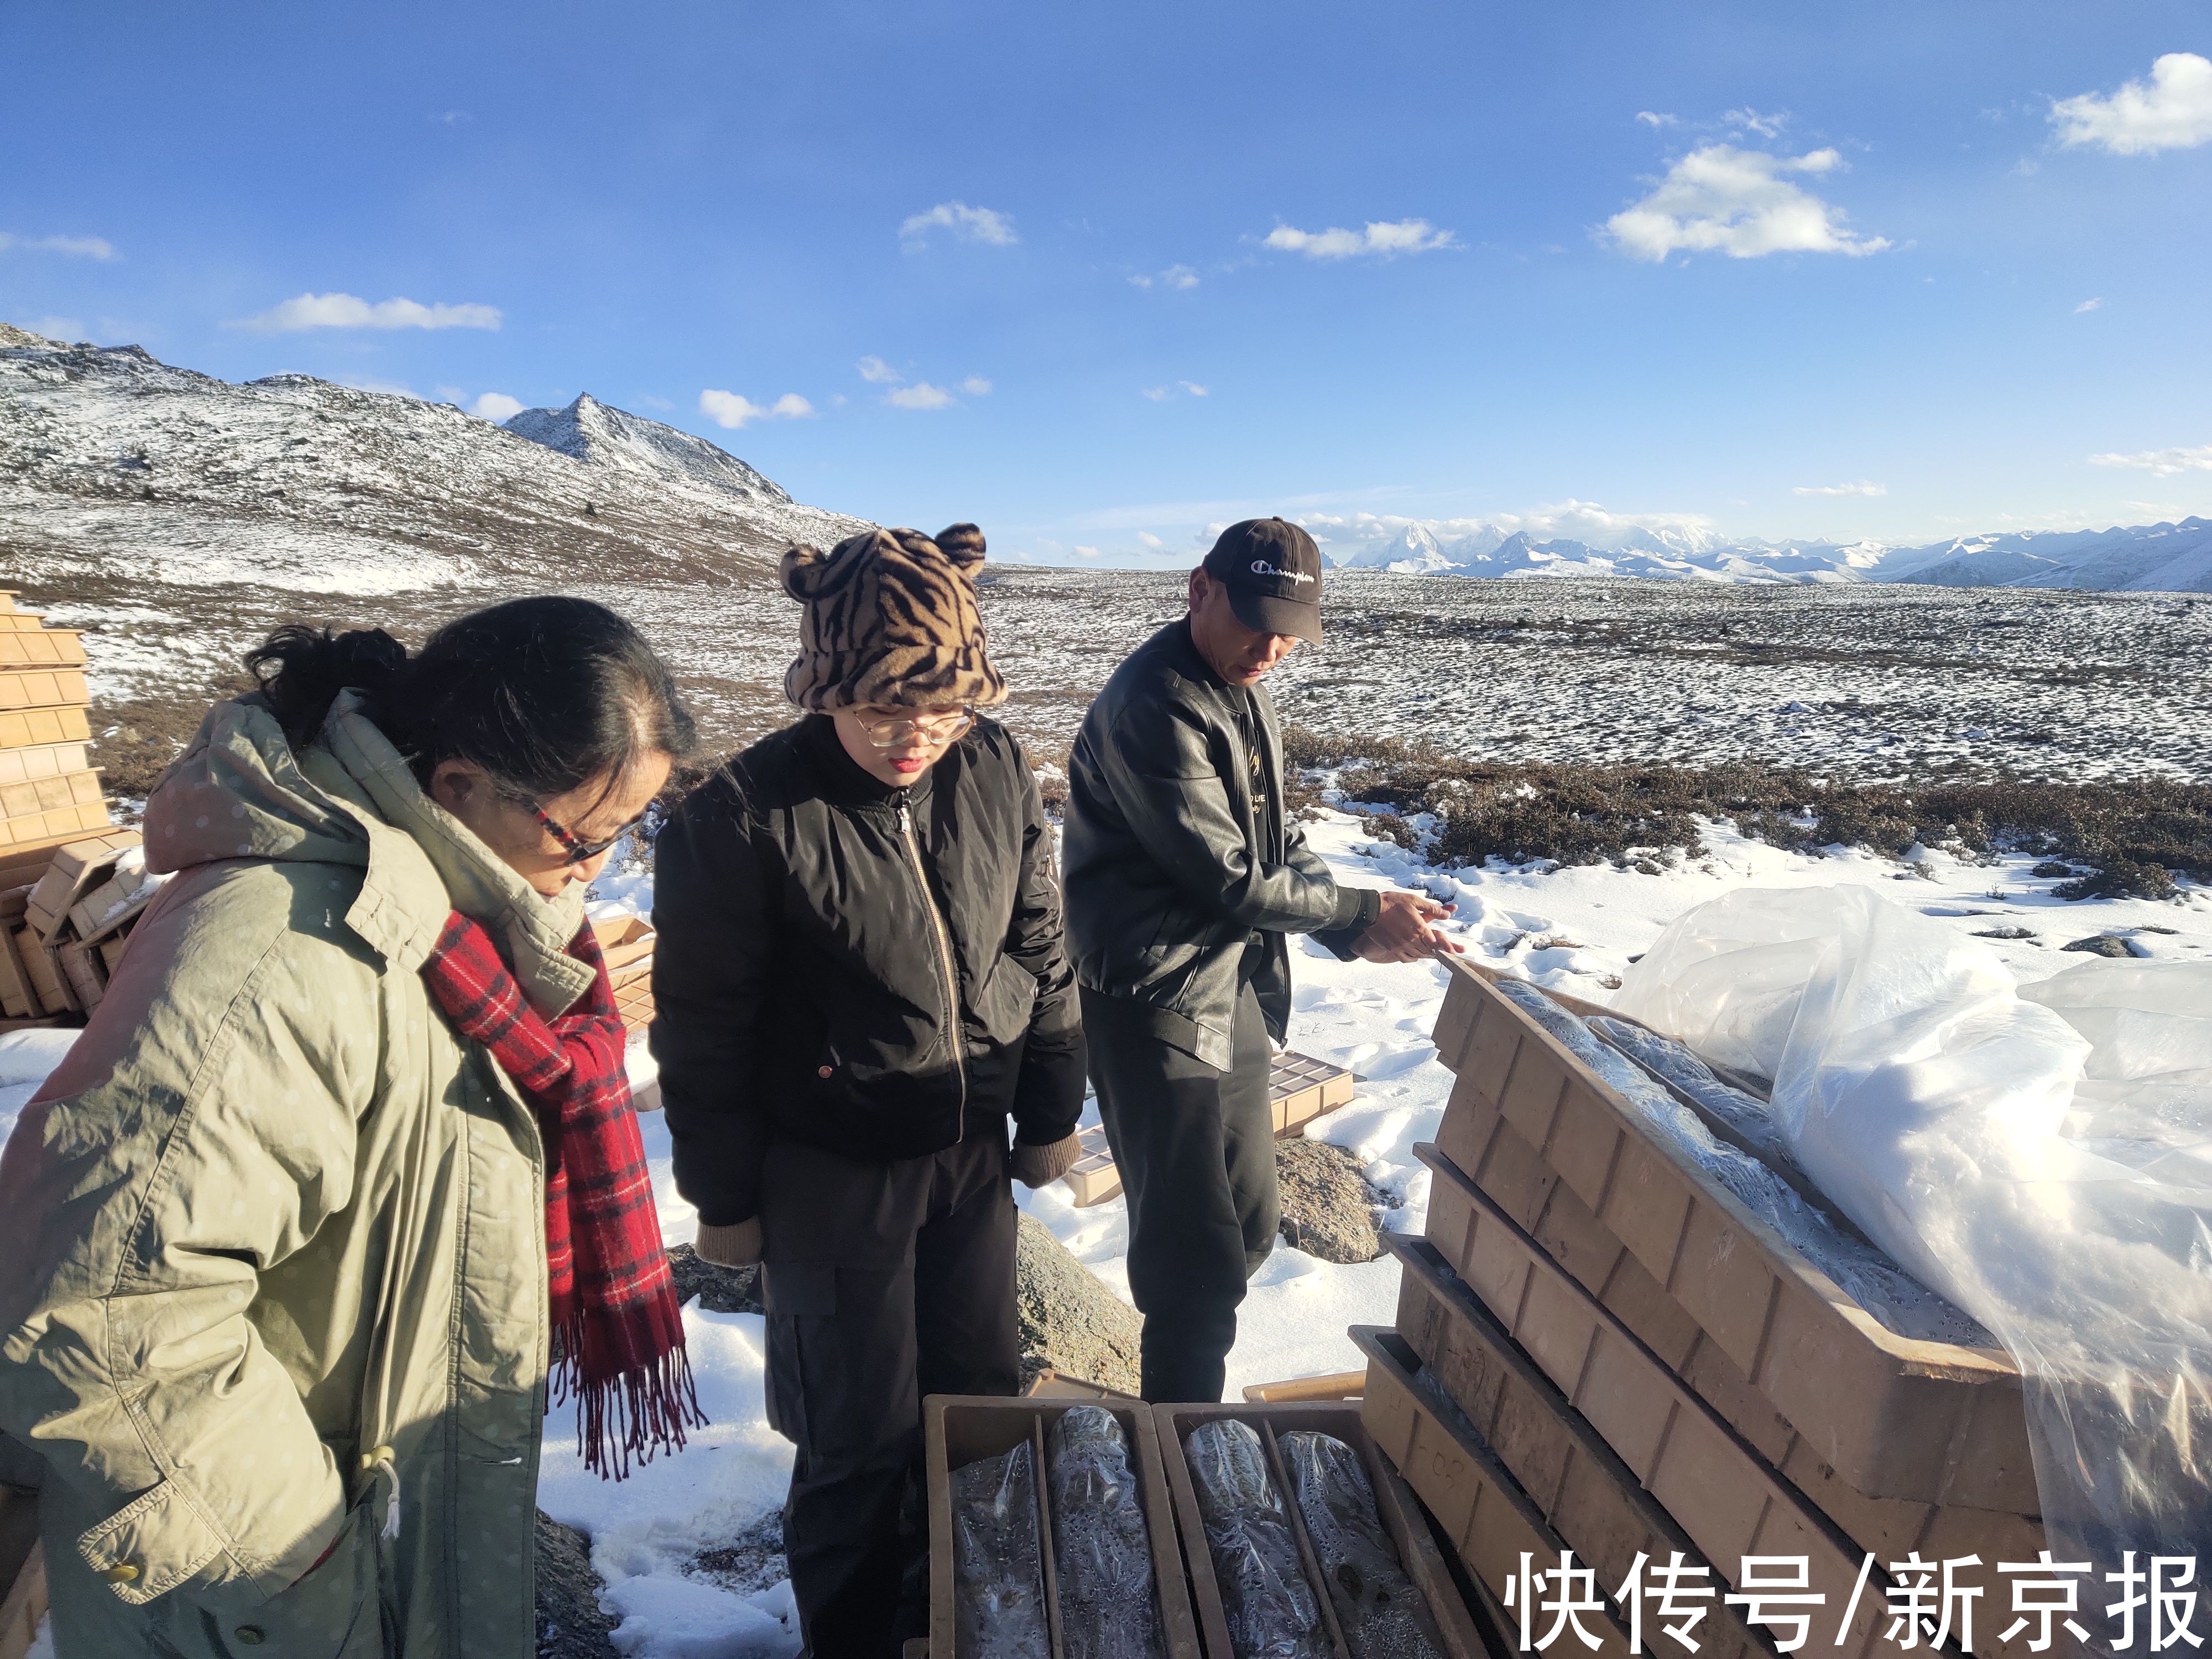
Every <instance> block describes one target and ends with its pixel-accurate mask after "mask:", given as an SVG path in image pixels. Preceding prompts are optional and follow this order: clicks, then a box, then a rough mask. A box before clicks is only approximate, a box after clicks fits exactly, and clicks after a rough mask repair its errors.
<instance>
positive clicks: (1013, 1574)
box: [952, 1440, 1052, 1659]
mask: <svg viewBox="0 0 2212 1659" xmlns="http://www.w3.org/2000/svg"><path fill="white" fill-rule="evenodd" d="M952 1574H953V1581H954V1584H953V1641H954V1644H955V1646H956V1648H957V1652H958V1659H1051V1655H1052V1636H1051V1632H1049V1631H1048V1628H1047V1627H1046V1622H1045V1609H1044V1554H1043V1551H1042V1547H1040V1544H1039V1541H1038V1538H1037V1498H1036V1455H1035V1454H1034V1452H1033V1451H1032V1450H1031V1448H1030V1443H1029V1442H1028V1441H1026V1440H1024V1441H1023V1442H1022V1443H1021V1444H1019V1445H1018V1446H1016V1447H1015V1448H1014V1449H1012V1451H1010V1452H1007V1453H1006V1455H1003V1456H1000V1457H986V1458H982V1459H981V1460H979V1461H978V1462H973V1463H969V1464H968V1465H966V1466H965V1467H964V1468H957V1469H955V1470H953V1472H952Z"/></svg>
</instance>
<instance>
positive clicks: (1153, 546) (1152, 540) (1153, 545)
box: [1137, 530, 1167, 553]
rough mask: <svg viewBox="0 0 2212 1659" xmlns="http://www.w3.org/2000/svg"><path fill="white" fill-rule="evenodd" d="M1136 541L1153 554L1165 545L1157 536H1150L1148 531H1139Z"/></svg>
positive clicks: (1150, 533)
mask: <svg viewBox="0 0 2212 1659" xmlns="http://www.w3.org/2000/svg"><path fill="white" fill-rule="evenodd" d="M1137 539H1138V540H1139V541H1140V542H1142V543H1143V544H1145V546H1146V549H1148V550H1151V551H1152V552H1155V553H1157V552H1158V551H1159V550H1160V549H1162V548H1164V547H1165V546H1166V545H1167V544H1166V543H1165V542H1164V541H1162V540H1161V539H1160V538H1158V536H1155V535H1154V534H1152V532H1151V531H1149V530H1139V532H1137Z"/></svg>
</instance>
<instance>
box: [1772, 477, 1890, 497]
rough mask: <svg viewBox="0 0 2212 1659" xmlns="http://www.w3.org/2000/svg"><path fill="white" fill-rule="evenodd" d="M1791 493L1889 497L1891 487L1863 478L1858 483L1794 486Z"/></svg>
mask: <svg viewBox="0 0 2212 1659" xmlns="http://www.w3.org/2000/svg"><path fill="white" fill-rule="evenodd" d="M1790 494H1791V495H1888V494H1889V486H1888V485H1887V484H1878V483H1869V481H1867V480H1866V479H1864V478H1862V479H1860V480H1859V481H1858V482H1857V483H1836V484H1792V485H1790Z"/></svg>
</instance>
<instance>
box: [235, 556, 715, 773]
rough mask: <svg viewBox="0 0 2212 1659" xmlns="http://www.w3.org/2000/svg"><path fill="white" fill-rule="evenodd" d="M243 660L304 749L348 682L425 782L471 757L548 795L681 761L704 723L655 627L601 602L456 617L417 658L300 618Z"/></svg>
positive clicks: (385, 640) (527, 605)
mask: <svg viewBox="0 0 2212 1659" xmlns="http://www.w3.org/2000/svg"><path fill="white" fill-rule="evenodd" d="M246 668H247V670H248V671H250V672H251V673H252V675H253V677H254V678H255V679H257V680H258V681H259V682H260V684H261V695H262V696H263V697H264V698H265V699H266V700H267V702H268V703H269V707H270V709H271V710H272V711H274V713H275V714H276V718H277V720H280V721H281V722H283V727H284V735H285V736H286V737H287V738H289V739H290V740H291V742H292V743H293V744H294V745H295V746H298V745H300V744H306V743H307V742H309V741H310V740H311V739H313V737H314V736H315V734H316V733H317V732H319V731H320V730H321V729H322V726H323V721H324V719H325V717H326V716H327V715H328V714H329V713H330V708H331V702H333V701H334V700H335V699H336V698H337V695H338V693H339V692H340V691H342V690H345V689H346V688H348V687H349V686H350V687H353V688H355V689H356V690H360V691H362V693H363V694H365V696H366V697H367V706H366V708H364V710H363V712H364V713H365V714H368V718H369V719H370V720H372V721H374V723H375V725H376V726H377V728H378V730H380V731H381V732H383V733H384V734H385V736H386V737H387V738H390V739H391V740H392V744H393V746H394V747H395V748H397V749H398V750H399V752H400V753H401V754H403V755H404V756H406V757H407V759H408V762H409V763H410V765H411V766H412V767H413V768H414V769H415V774H416V777H417V778H418V779H420V780H421V781H422V782H423V783H425V784H428V781H429V778H430V772H431V769H433V768H435V766H436V765H437V764H438V763H439V762H441V761H446V760H466V761H471V762H474V763H476V764H477V765H478V766H481V767H482V768H483V769H484V770H485V771H486V772H488V773H489V774H490V775H491V776H492V778H493V779H494V781H495V782H497V783H499V784H501V785H504V786H506V787H508V788H510V789H515V790H520V791H521V792H522V793H526V794H527V795H529V796H531V797H532V798H534V799H548V798H550V797H551V796H555V795H561V794H565V793H568V791H569V790H571V789H574V788H577V787H580V786H581V785H583V784H585V783H587V782H589V781H591V780H592V779H593V778H605V779H606V780H608V781H609V783H610V784H611V783H612V782H613V781H615V780H617V779H619V778H621V777H622V776H623V775H624V774H626V773H627V772H628V771H629V769H630V768H632V767H633V766H635V765H636V764H637V763H639V762H641V761H642V760H644V759H645V758H646V757H648V756H651V755H655V754H663V755H666V756H668V757H671V759H675V760H681V759H683V758H684V757H685V756H687V755H689V754H690V752H691V750H693V748H694V747H695V746H696V744H697V742H698V732H697V728H696V726H694V725H693V723H692V720H691V715H690V712H689V711H688V710H687V709H685V708H684V705H683V703H682V702H681V701H680V700H678V696H677V695H676V680H675V677H674V676H673V675H671V673H670V672H669V671H668V665H666V664H665V663H664V662H662V661H661V660H660V659H659V656H658V655H657V654H655V653H654V652H653V647H651V646H649V645H647V643H646V642H645V636H644V635H641V634H640V633H639V632H638V631H637V629H635V628H633V627H632V626H630V624H629V623H627V622H625V621H624V620H623V618H622V617H618V616H617V615H616V614H615V613H614V612H613V611H610V610H608V609H607V608H606V607H605V605H594V604H592V601H590V600H589V599H567V598H562V597H558V596H555V595H550V594H549V595H545V596H543V597H540V598H537V599H509V600H507V602H506V603H505V604H503V605H491V606H489V607H487V608H486V609H484V610H482V611H471V613H470V614H469V615H467V616H465V617H458V618H456V619H455V620H453V621H452V622H449V623H447V624H446V625H445V626H444V627H442V628H441V629H438V631H437V632H436V633H435V634H433V635H430V637H429V639H428V641H426V642H425V643H424V645H423V647H422V649H421V650H420V651H418V652H416V653H415V654H414V655H412V656H410V655H409V654H408V652H407V647H405V646H404V645H402V644H400V643H399V641H397V640H395V639H393V638H392V635H389V634H387V633H386V632H385V631H384V630H383V629H380V628H372V629H354V630H352V631H349V632H347V633H343V634H333V633H332V632H331V630H330V629H327V628H312V627H308V626H307V625H305V624H302V623H290V624H288V625H286V626H285V627H283V628H280V629H277V630H276V632H275V633H273V634H271V635H270V636H269V637H268V639H267V640H265V641H263V642H262V643H261V645H259V646H258V647H256V648H255V649H254V650H252V651H250V652H248V653H246Z"/></svg>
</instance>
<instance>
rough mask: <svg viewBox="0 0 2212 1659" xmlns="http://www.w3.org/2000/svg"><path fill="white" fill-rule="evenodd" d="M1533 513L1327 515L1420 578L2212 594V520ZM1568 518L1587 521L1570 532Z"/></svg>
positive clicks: (1338, 528) (1360, 555)
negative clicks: (1771, 522)
mask: <svg viewBox="0 0 2212 1659" xmlns="http://www.w3.org/2000/svg"><path fill="white" fill-rule="evenodd" d="M1571 506H1572V509H1573V510H1572V512H1571V513H1569V512H1568V511H1566V510H1563V509H1546V510H1545V512H1544V513H1541V514H1532V515H1530V518H1531V520H1533V522H1531V523H1528V524H1523V525H1521V526H1517V527H1512V528H1508V526H1509V525H1510V524H1511V523H1512V521H1511V520H1499V521H1497V522H1484V521H1481V520H1409V519H1396V518H1378V517H1375V516H1372V515H1367V514H1362V515H1358V516H1357V517H1354V518H1350V519H1343V518H1332V517H1329V516H1327V515H1317V516H1316V517H1313V518H1310V519H1309V520H1306V521H1305V522H1306V523H1307V526H1308V527H1309V528H1310V529H1315V530H1316V531H1317V532H1322V533H1324V534H1325V537H1326V543H1327V547H1328V556H1329V559H1330V562H1332V563H1333V564H1334V565H1336V566H1337V567H1338V568H1345V569H1357V570H1381V571H1387V572H1389V573H1391V574H1397V575H1408V576H1437V575H1443V576H1477V577H1490V578H1495V579H1499V580H1529V579H1535V578H1541V577H1554V578H1557V577H1570V576H1580V577H1591V578H1616V579H1618V578H1644V579H1652V580H1667V581H1703V582H1717V583H1726V584H1746V583H1762V584H1767V585H1774V586H1802V585H1806V584H1813V583H1823V584H1832V583H1849V582H1917V583H1922V584H1925V585H1928V586H1938V587H2057V588H2075V589H2081V590H2091V591H2099V592H2106V591H2125V592H2212V520H2204V519H2185V520H2182V521H2181V522H2180V523H2179V524H2160V525H2140V526H2133V527H2130V528H2116V529H2111V530H2079V531H2034V532H2010V533H2006V534H1991V535H1983V536H1966V537H1957V538H1953V539H1952V540H1950V541H1948V542H1936V543H1931V544H1927V545H1925V546H1919V547H1893V546H1890V545H1888V544H1885V543H1881V542H1875V541H1857V542H1850V543H1844V544H1838V543H1835V542H1830V541H1796V540H1792V541H1779V542H1771V541H1761V540H1758V539H1756V538H1740V539H1733V540H1732V539H1729V538H1723V537H1721V536H1719V535H1717V534H1716V533H1715V532H1713V531H1712V529H1711V526H1706V525H1704V524H1702V523H1699V522H1675V523H1666V522H1661V523H1637V522H1633V521H1631V520H1626V519H1621V518H1617V517H1615V516H1613V515H1612V514H1609V513H1606V512H1605V511H1604V510H1603V509H1602V508H1600V507H1593V506H1590V505H1589V504H1588V503H1574V504H1571ZM1569 520H1573V521H1576V522H1577V523H1579V524H1580V525H1583V526H1589V527H1588V528H1586V529H1584V530H1583V533H1582V534H1579V535H1567V534H1561V533H1559V532H1560V531H1561V529H1562V528H1563V527H1564V525H1565V522H1567V521H1569Z"/></svg>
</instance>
